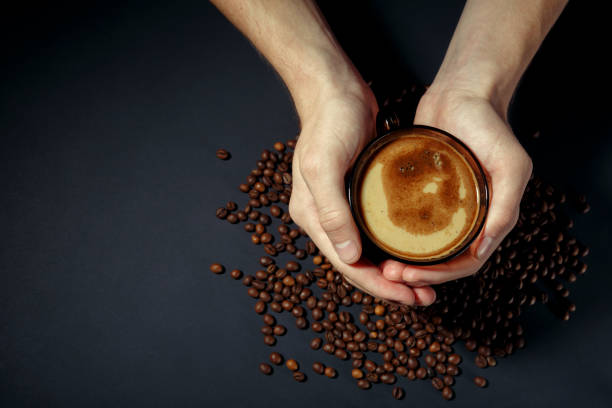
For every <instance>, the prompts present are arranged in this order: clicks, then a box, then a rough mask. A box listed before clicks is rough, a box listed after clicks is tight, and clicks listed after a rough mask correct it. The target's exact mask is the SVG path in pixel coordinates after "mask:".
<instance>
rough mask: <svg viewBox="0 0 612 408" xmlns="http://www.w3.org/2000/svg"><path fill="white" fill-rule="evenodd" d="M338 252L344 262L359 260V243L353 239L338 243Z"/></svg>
mask: <svg viewBox="0 0 612 408" xmlns="http://www.w3.org/2000/svg"><path fill="white" fill-rule="evenodd" d="M336 252H337V253H338V256H339V257H340V259H341V260H342V261H343V262H346V263H349V262H351V263H353V262H356V261H357V259H355V258H356V257H357V245H355V242H353V241H351V240H348V241H344V242H341V243H339V244H336Z"/></svg>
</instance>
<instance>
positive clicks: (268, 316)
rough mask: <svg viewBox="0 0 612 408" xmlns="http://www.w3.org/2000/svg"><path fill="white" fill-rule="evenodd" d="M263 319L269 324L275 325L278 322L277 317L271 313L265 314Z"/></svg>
mask: <svg viewBox="0 0 612 408" xmlns="http://www.w3.org/2000/svg"><path fill="white" fill-rule="evenodd" d="M263 321H264V323H265V324H267V325H268V326H274V325H275V324H276V319H275V318H274V316H272V315H271V314H265V315H263Z"/></svg>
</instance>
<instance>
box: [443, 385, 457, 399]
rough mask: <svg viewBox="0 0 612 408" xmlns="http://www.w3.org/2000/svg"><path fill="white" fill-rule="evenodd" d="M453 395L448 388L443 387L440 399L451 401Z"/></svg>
mask: <svg viewBox="0 0 612 408" xmlns="http://www.w3.org/2000/svg"><path fill="white" fill-rule="evenodd" d="M454 395H455V394H454V393H453V390H452V389H451V388H450V387H444V388H443V389H442V398H444V399H445V400H447V401H448V400H451V399H453V396H454Z"/></svg>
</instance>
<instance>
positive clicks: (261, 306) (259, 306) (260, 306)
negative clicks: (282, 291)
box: [255, 292, 266, 314]
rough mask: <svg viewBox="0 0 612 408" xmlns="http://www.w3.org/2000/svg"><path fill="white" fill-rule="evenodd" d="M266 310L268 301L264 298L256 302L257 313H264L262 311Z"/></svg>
mask: <svg viewBox="0 0 612 408" xmlns="http://www.w3.org/2000/svg"><path fill="white" fill-rule="evenodd" d="M262 293H264V292H262ZM265 311H266V302H264V301H263V300H258V301H257V303H255V313H257V314H262V313H265Z"/></svg>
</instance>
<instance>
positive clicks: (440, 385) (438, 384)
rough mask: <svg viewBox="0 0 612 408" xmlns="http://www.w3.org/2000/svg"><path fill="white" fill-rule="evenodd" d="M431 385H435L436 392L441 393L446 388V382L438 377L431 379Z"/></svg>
mask: <svg viewBox="0 0 612 408" xmlns="http://www.w3.org/2000/svg"><path fill="white" fill-rule="evenodd" d="M431 385H433V387H434V388H435V389H436V390H438V391H441V390H442V388H444V381H442V380H441V379H439V378H438V377H434V378H432V379H431Z"/></svg>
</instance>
